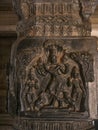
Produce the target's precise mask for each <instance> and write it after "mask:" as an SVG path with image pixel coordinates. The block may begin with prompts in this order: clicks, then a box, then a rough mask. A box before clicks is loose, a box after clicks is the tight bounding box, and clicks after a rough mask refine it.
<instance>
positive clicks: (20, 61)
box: [8, 0, 97, 130]
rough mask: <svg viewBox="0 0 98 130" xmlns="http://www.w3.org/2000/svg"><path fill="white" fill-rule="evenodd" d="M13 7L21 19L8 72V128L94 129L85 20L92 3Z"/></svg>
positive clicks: (93, 55) (91, 43) (90, 46)
mask: <svg viewBox="0 0 98 130" xmlns="http://www.w3.org/2000/svg"><path fill="white" fill-rule="evenodd" d="M14 3H15V8H16V9H17V13H18V15H19V16H20V18H21V21H20V22H19V24H18V26H17V31H18V39H17V41H16V43H14V45H13V47H12V51H11V59H10V68H9V71H10V73H9V95H8V96H9V100H8V105H9V107H8V108H9V112H10V113H12V114H14V116H17V118H15V123H14V125H13V127H14V128H15V129H17V130H90V129H92V130H93V129H94V125H93V122H92V120H93V119H94V118H96V116H97V96H96V91H97V84H96V83H97V78H96V77H97V73H96V72H97V68H96V66H97V44H96V41H97V40H96V38H94V37H90V33H91V24H90V21H89V17H90V15H91V14H92V12H93V9H94V8H93V7H95V6H94V3H95V1H86V2H85V1H81V0H80V1H79V0H75V1H72V0H70V1H64V0H61V1H60V2H58V0H56V1H54V2H52V1H51V0H49V1H48V0H45V1H43V0H41V1H38V0H35V1H32V0H29V1H27V0H25V1H20V2H19V1H16V0H14ZM87 4H88V5H90V8H88V10H87V8H86V7H87ZM16 5H17V6H16ZM90 9H91V10H90ZM83 36H85V37H83ZM87 36H89V37H87Z"/></svg>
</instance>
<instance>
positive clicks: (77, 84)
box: [70, 66, 85, 112]
mask: <svg viewBox="0 0 98 130" xmlns="http://www.w3.org/2000/svg"><path fill="white" fill-rule="evenodd" d="M70 82H71V85H72V94H71V96H72V99H73V101H74V107H75V111H76V112H79V111H81V101H82V97H83V96H84V95H85V89H84V85H83V82H82V79H81V77H80V74H79V70H78V68H77V67H76V66H74V67H73V69H72V73H71V79H70Z"/></svg>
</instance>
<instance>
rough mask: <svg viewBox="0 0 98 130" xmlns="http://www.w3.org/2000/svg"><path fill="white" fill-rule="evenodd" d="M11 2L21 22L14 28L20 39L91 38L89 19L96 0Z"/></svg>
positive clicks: (14, 0)
mask: <svg viewBox="0 0 98 130" xmlns="http://www.w3.org/2000/svg"><path fill="white" fill-rule="evenodd" d="M13 3H14V8H15V9H16V12H17V14H18V15H19V17H20V18H21V20H22V21H21V22H20V23H19V24H18V27H17V32H18V33H19V36H20V35H22V36H24V35H29V36H31V37H33V36H90V34H91V24H90V20H89V18H90V16H91V14H93V12H94V10H95V7H96V0H93V1H92V0H89V1H88V0H86V1H84V0H83V1H82V0H71V1H61V2H58V1H55V2H52V1H50V0H49V1H46V2H45V1H41V2H40V1H33V0H23V1H19V0H13ZM56 17H57V18H56ZM31 19H32V20H31Z"/></svg>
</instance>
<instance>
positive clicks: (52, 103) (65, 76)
mask: <svg viewBox="0 0 98 130" xmlns="http://www.w3.org/2000/svg"><path fill="white" fill-rule="evenodd" d="M59 43H60V44H59ZM23 52H24V53H23ZM32 52H33V53H32ZM17 64H18V66H20V68H17V77H19V81H18V82H19V84H20V86H21V88H20V90H19V92H20V99H19V100H20V111H21V112H23V111H35V112H38V111H41V110H43V109H64V110H67V111H70V112H85V111H87V108H86V106H85V101H86V99H87V94H86V93H87V86H86V82H92V81H93V80H94V76H93V74H94V72H93V57H92V55H91V54H90V53H89V52H86V51H84V52H83V51H80V52H78V51H76V52H74V51H73V50H71V51H70V52H68V48H66V47H65V45H64V41H63V40H47V41H46V42H44V43H43V46H41V47H38V48H37V47H35V48H34V47H33V48H32V49H31V50H30V49H27V51H26V50H25V51H24V50H23V51H21V52H19V54H18V56H17ZM89 75H90V76H89ZM20 79H21V80H20ZM81 106H82V107H81Z"/></svg>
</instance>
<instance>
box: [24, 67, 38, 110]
mask: <svg viewBox="0 0 98 130" xmlns="http://www.w3.org/2000/svg"><path fill="white" fill-rule="evenodd" d="M39 90H40V88H39V84H38V80H37V79H36V78H35V76H34V75H32V73H31V70H30V73H29V74H28V79H27V81H26V83H25V88H24V90H23V95H22V98H23V104H24V110H25V111H29V110H34V109H35V102H36V100H37V99H38V94H39Z"/></svg>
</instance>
